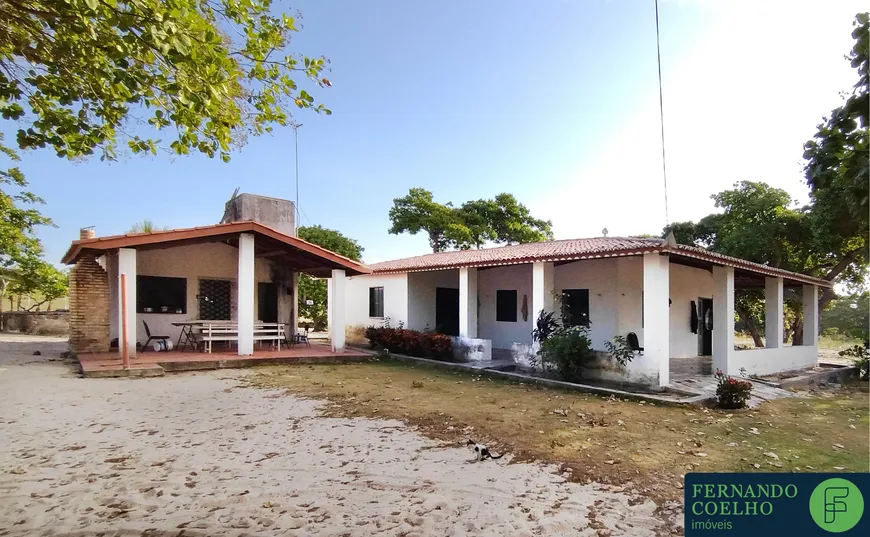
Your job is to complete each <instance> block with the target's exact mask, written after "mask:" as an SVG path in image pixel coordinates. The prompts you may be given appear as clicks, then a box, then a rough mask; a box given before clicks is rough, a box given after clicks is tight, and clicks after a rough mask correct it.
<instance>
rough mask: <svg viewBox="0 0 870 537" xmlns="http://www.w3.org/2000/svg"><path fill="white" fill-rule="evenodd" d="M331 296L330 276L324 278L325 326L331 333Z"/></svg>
mask: <svg viewBox="0 0 870 537" xmlns="http://www.w3.org/2000/svg"><path fill="white" fill-rule="evenodd" d="M332 296H333V295H332V278H329V279H328V280H326V326H327V329H328V330H329V332H330V334H331V333H332ZM366 298H368V296H367V297H366ZM312 320H313V319H312Z"/></svg>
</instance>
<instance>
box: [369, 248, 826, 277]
mask: <svg viewBox="0 0 870 537" xmlns="http://www.w3.org/2000/svg"><path fill="white" fill-rule="evenodd" d="M645 253H661V254H667V255H669V256H671V258H672V261H673V262H678V263H681V264H687V265H691V266H698V267H700V268H709V267H710V266H712V265H724V266H731V267H735V268H736V269H739V271H740V275H742V276H743V280H744V281H745V282H746V284H747V286H751V285H752V284H757V282H753V281H752V280H753V276H755V277H756V278H757V276H773V277H779V278H783V279H785V280H788V281H789V282H791V283H797V284H804V283H807V284H812V285H818V286H820V287H832V286H833V283H832V282H829V281H827V280H822V279H819V278H815V277H813V276H807V275H806V274H799V273H797V272H791V271H788V270H783V269H779V268H775V267H770V266H767V265H762V264H759V263H753V262H752V261H746V260H745V259H739V258H737V257H731V256H727V255H723V254H718V253H715V252H711V251H709V250H705V249H703V248H697V247H695V246H686V245H684V244H676V243H668V241H666V240H665V239H646V238H634V237H597V238H591V239H567V240H557V241H547V242H533V243H528V244H513V245H509V246H501V247H498V248H481V249H479V250H457V251H453V252H440V253H437V254H426V255H420V256H416V257H407V258H404V259H397V260H394V261H384V262H382V263H373V264H372V265H370V268H371V270H372V272H373V273H375V274H391V273H403V272H421V271H429V270H446V269H454V268H459V267H493V266H501V265H520V264H527V263H534V262H536V261H552V262H555V263H560V262H563V263H564V262H571V261H578V260H581V259H597V258H606V257H623V256H634V255H643V254H645ZM762 285H763V283H762Z"/></svg>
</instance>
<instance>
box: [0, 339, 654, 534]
mask: <svg viewBox="0 0 870 537" xmlns="http://www.w3.org/2000/svg"><path fill="white" fill-rule="evenodd" d="M64 347H65V344H64V343H63V342H62V341H60V340H57V339H50V338H36V337H22V336H8V335H0V498H2V501H0V535H76V536H90V535H96V534H97V533H98V532H105V531H109V530H111V531H113V532H115V533H111V534H109V535H161V536H162V535H167V536H168V535H173V536H176V535H184V536H188V537H189V536H198V535H201V536H206V535H209V536H213V535H234V536H235V535H237V536H241V535H264V536H265V535H294V536H307V535H324V536H327V535H328V536H354V537H355V536H369V535H384V536H403V537H415V536H417V537H423V536H426V537H428V536H465V535H469V536H470V535H474V536H499V537H501V536H532V535H535V536H538V535H540V536H551V535H553V536H555V535H565V536H568V535H570V536H583V535H589V536H605V535H611V536H619V535H637V536H651V535H654V534H656V533H661V532H662V531H664V527H663V525H662V522H661V521H660V520H658V519H657V518H656V517H655V516H654V513H653V511H654V510H655V507H656V506H655V504H654V503H652V502H650V501H648V500H643V499H639V498H630V497H629V496H627V495H625V494H623V493H621V492H615V491H613V490H612V489H607V488H606V487H602V486H597V485H578V484H573V483H567V482H566V481H565V479H564V478H563V477H562V476H560V475H558V474H556V473H554V469H553V468H549V467H545V466H540V465H534V464H507V463H506V461H507V460H508V457H506V458H505V459H502V460H500V461H488V462H485V463H472V462H469V459H470V452H469V451H467V450H465V449H459V448H455V447H450V446H444V445H442V444H439V443H437V442H435V441H432V440H430V439H427V438H425V437H423V436H421V435H420V434H419V433H417V432H416V431H414V430H413V429H411V428H408V427H406V426H404V425H403V424H401V423H399V422H396V421H385V420H372V419H362V418H360V419H336V418H325V417H322V416H320V415H319V412H318V409H319V407H320V406H321V405H322V403H319V402H315V401H307V400H302V399H299V398H295V397H292V396H286V395H284V394H282V393H278V392H270V391H266V390H259V389H255V388H244V387H240V386H239V384H240V383H239V379H241V378H242V377H243V376H244V375H245V374H246V371H244V370H240V371H231V370H223V371H216V372H208V373H197V374H173V375H168V376H166V377H163V378H154V379H81V378H78V375H77V374H76V372H75V370H74V368H73V367H72V365H71V364H69V363H68V362H63V361H58V360H57V358H58V356H59V354H60V352H61V351H62V350H63V349H64ZM37 349H38V350H40V351H41V352H42V356H33V351H34V350H37ZM182 530H184V531H182Z"/></svg>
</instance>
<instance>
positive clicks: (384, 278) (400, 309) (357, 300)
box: [344, 274, 434, 326]
mask: <svg viewBox="0 0 870 537" xmlns="http://www.w3.org/2000/svg"><path fill="white" fill-rule="evenodd" d="M370 287H383V288H384V316H385V317H389V318H390V322H391V323H392V325H393V326H397V325H398V324H399V322H400V321H401V322H403V323H405V325H406V326H407V325H408V275H407V274H365V275H361V276H351V277H349V278H347V283H346V286H345V290H344V293H345V305H346V309H345V313H344V315H345V317H344V319H345V325H346V326H372V325H375V326H379V325H381V324H382V323H383V319H380V318H374V317H369V288H370ZM433 307H434V302H433ZM433 316H434V313H433Z"/></svg>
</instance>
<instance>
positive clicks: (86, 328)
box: [69, 256, 109, 354]
mask: <svg viewBox="0 0 870 537" xmlns="http://www.w3.org/2000/svg"><path fill="white" fill-rule="evenodd" d="M69 309H70V317H69V330H70V334H69V348H70V351H72V352H74V353H76V354H80V353H86V352H108V351H109V275H108V274H107V273H106V271H105V270H103V267H101V266H100V265H99V263H97V260H96V259H94V258H93V257H90V256H86V257H82V258H81V259H79V261H78V262H77V263H76V264H75V266H74V267H73V268H72V269H71V270H70V273H69Z"/></svg>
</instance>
